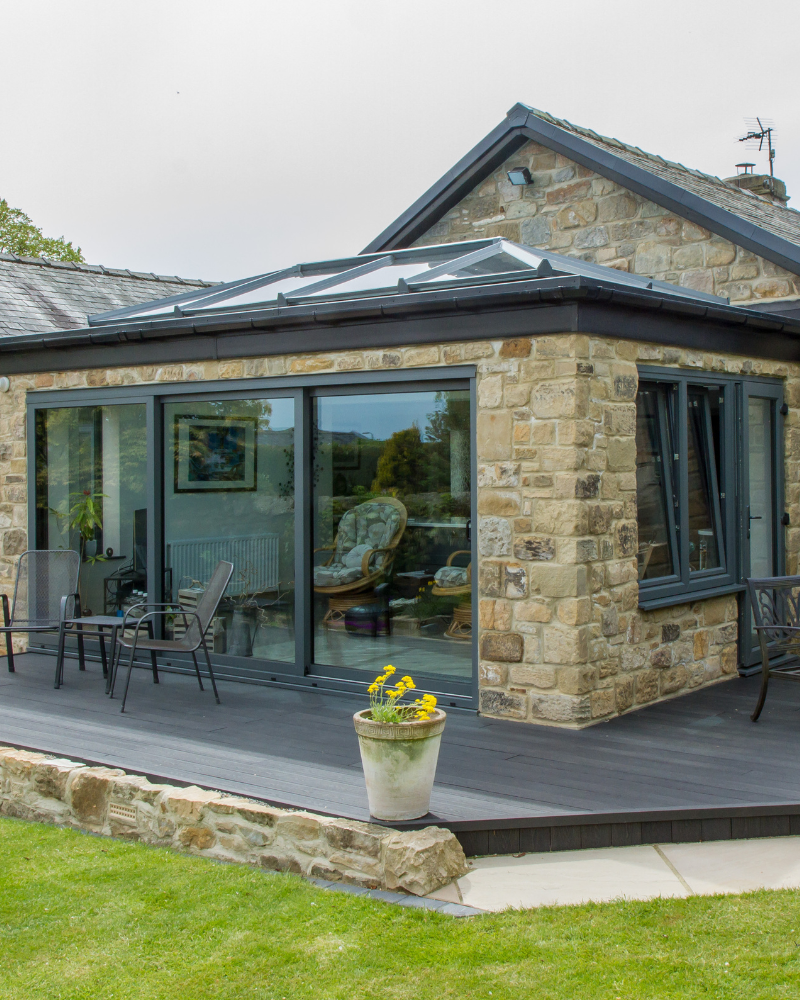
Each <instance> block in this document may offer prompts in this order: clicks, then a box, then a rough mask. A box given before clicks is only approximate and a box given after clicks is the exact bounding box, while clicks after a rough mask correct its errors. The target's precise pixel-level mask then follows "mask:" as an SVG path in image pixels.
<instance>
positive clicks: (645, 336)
mask: <svg viewBox="0 0 800 1000" xmlns="http://www.w3.org/2000/svg"><path fill="white" fill-rule="evenodd" d="M786 200H787V199H786V192H785V188H784V187H783V185H782V184H781V182H779V181H776V180H774V179H770V178H768V177H758V176H754V175H752V174H751V173H746V174H744V175H741V176H738V177H732V178H728V179H727V180H720V179H719V178H714V177H711V176H708V175H705V174H702V173H700V172H699V171H693V170H688V169H687V168H685V167H683V166H681V165H680V164H675V163H671V162H670V161H667V160H664V159H663V158H661V157H657V156H653V155H651V154H647V153H644V152H643V151H642V150H640V149H637V148H635V147H632V146H628V145H626V144H624V143H621V142H619V141H617V140H614V139H607V138H605V137H603V136H599V135H598V134H597V133H595V132H592V131H591V130H589V129H582V128H579V127H577V126H573V125H571V124H570V123H568V122H564V121H561V120H559V119H555V118H553V117H552V116H550V115H548V114H546V113H544V112H539V111H535V110H534V109H531V108H528V107H526V106H524V105H516V106H515V107H514V108H512V109H511V111H510V112H509V114H508V116H507V118H506V119H505V120H504V121H503V122H502V123H501V124H500V125H499V126H498V127H497V129H495V130H494V131H493V132H492V133H490V134H489V135H488V136H487V137H486V138H485V139H484V140H482V142H481V143H479V144H478V146H476V147H475V148H474V149H473V150H471V151H470V152H469V153H468V154H467V155H466V156H465V157H464V158H463V159H462V160H461V161H460V162H459V163H458V164H456V166H455V167H454V168H453V169H452V170H451V171H449V172H448V173H447V174H446V175H445V176H444V177H443V178H442V179H441V180H440V181H438V182H437V183H436V184H435V185H434V186H433V187H432V188H431V189H430V190H429V191H428V192H427V193H426V194H425V195H424V196H422V198H420V199H419V201H418V202H416V203H415V204H414V205H412V206H411V207H410V208H409V209H408V210H407V211H406V212H405V213H404V214H403V215H402V216H401V217H400V218H399V219H397V220H396V221H395V222H394V223H392V225H391V226H389V227H388V228H387V229H386V230H385V231H384V232H383V233H382V234H381V235H380V236H378V237H377V238H376V239H375V240H374V241H373V242H372V243H371V244H370V245H369V246H368V247H367V248H366V249H365V250H364V251H362V252H361V253H360V254H358V255H356V256H353V257H346V258H341V259H336V260H327V261H317V262H312V263H304V264H292V262H291V261H287V262H286V263H287V266H286V268H285V269H283V270H279V271H271V272H269V273H264V274H259V275H256V276H255V277H251V278H247V279H244V280H239V281H233V282H229V283H227V284H216V285H209V284H208V283H195V284H193V285H191V286H187V287H186V290H181V291H179V292H178V294H172V295H169V296H168V297H166V298H163V297H162V298H159V297H158V288H157V287H153V298H154V299H155V301H150V302H143V301H141V300H142V298H143V292H142V290H141V289H138V290H137V293H136V297H135V298H132V299H131V300H130V301H131V302H133V304H131V305H126V306H124V307H123V308H117V309H114V310H112V311H106V312H101V313H99V314H96V315H89V316H88V317H87V319H86V320H85V321H75V319H74V317H73V318H71V319H70V322H69V324H68V325H69V326H70V328H69V329H54V328H49V329H47V328H41V327H40V328H39V329H40V330H42V332H37V333H29V332H25V327H24V323H22V324H21V325H20V324H19V323H18V324H17V326H16V327H14V329H11V330H9V331H7V332H9V333H11V335H7V336H4V337H2V338H0V375H2V376H4V377H5V379H6V380H7V388H6V391H5V392H3V393H0V415H1V416H2V421H1V422H0V457H1V458H2V469H1V470H0V471H2V474H3V476H4V486H3V494H4V495H3V503H2V512H1V516H2V528H0V531H2V554H1V555H0V563H1V565H2V572H3V579H4V587H5V589H6V590H7V591H8V593H9V594H10V593H11V589H12V588H13V583H14V579H15V572H16V563H17V559H18V556H19V554H20V553H22V552H23V551H24V550H26V549H59V548H71V547H72V548H75V547H76V546H77V539H76V535H75V529H74V528H72V529H70V527H69V516H68V510H69V506H70V503H71V500H70V498H71V497H74V496H75V495H95V496H97V497H98V504H99V506H100V508H101V510H102V514H101V518H100V520H101V523H100V524H99V525H98V526H96V527H95V529H94V533H93V537H91V538H89V539H88V540H86V543H85V548H84V552H83V565H82V570H81V600H82V603H83V606H84V611H92V612H93V613H94V614H96V615H97V614H104V615H109V614H110V615H116V614H118V613H120V612H123V611H124V610H125V609H126V608H127V607H129V606H131V605H132V604H134V603H136V601H137V600H143V599H147V600H150V601H161V602H165V603H169V602H182V603H183V604H184V605H186V604H187V602H188V604H191V602H192V600H196V595H197V593H198V592H199V590H200V589H202V587H203V585H204V582H205V581H206V580H207V578H208V574H209V572H210V570H211V568H213V566H214V565H216V563H217V561H218V560H219V559H228V560H230V561H231V562H233V563H234V566H235V572H234V577H233V579H232V581H231V583H230V585H229V587H228V591H227V594H226V597H225V599H224V601H223V602H222V604H221V605H220V608H219V611H218V614H217V615H216V617H215V618H214V621H213V623H212V627H211V630H210V633H209V635H210V639H209V643H210V645H211V647H212V650H211V655H212V657H213V662H214V664H215V667H216V671H217V673H218V675H219V676H220V677H223V678H225V677H227V678H232V679H236V678H238V679H240V680H243V681H248V682H251V683H254V684H261V685H268V686H269V685H271V686H273V687H280V688H293V689H311V688H313V689H316V690H318V691H328V692H343V693H347V692H350V693H361V692H363V691H364V690H365V687H366V685H367V684H368V683H369V681H370V680H371V678H372V677H373V676H374V672H375V670H376V668H379V667H380V666H382V665H383V664H384V663H385V662H392V661H397V662H399V663H402V664H403V669H404V670H405V671H407V672H409V673H412V674H413V675H414V676H415V678H417V683H418V684H419V685H421V686H424V688H425V689H427V690H430V691H432V692H433V693H435V694H436V696H437V697H438V698H439V700H440V703H441V704H442V705H443V707H448V706H449V707H453V708H463V709H467V710H470V711H478V712H479V713H480V714H481V715H482V716H486V717H493V718H500V719H507V720H514V721H515V722H519V723H525V724H539V725H545V726H556V727H567V728H583V727H587V726H591V725H593V724H595V723H597V722H599V721H602V720H608V719H610V718H612V717H614V716H617V715H621V714H624V713H628V712H631V711H632V710H635V709H638V708H640V707H642V706H645V705H649V704H651V703H653V702H657V701H661V700H665V699H672V698H676V697H678V696H681V695H683V694H685V693H687V692H690V691H693V690H695V689H699V688H702V687H705V686H709V685H717V684H720V683H721V682H724V681H726V680H730V679H732V678H735V677H736V676H737V675H739V674H743V673H744V674H746V673H748V671H752V669H753V668H754V667H755V666H756V664H757V661H758V656H757V645H758V644H757V642H756V640H755V638H754V631H753V628H752V616H751V613H750V609H749V607H748V604H747V597H746V592H745V591H746V588H745V583H744V581H745V580H746V578H747V577H749V576H755V577H767V576H775V575H780V574H784V573H795V572H797V569H798V567H797V553H798V542H799V540H800V534H799V533H798V532H799V529H798V525H800V489H799V488H798V471H799V469H800V466H799V465H798V459H799V457H800V452H799V450H798V448H799V445H800V442H799V441H798V419H797V414H798V409H797V407H798V405H800V305H798V297H799V296H800V277H798V275H799V274H800V216H799V215H798V213H796V212H794V211H793V210H791V209H789V208H787V207H786ZM4 259H5V258H4ZM9 259H10V258H9ZM69 267H73V268H74V269H76V271H77V270H80V269H81V265H64V266H63V268H62V270H64V275H63V280H67V278H68V275H67V274H66V271H67V270H68V269H69ZM84 270H86V268H84ZM59 280H62V279H59ZM176 280H178V279H176ZM172 287H174V286H170V288H169V290H170V291H171V290H172ZM166 290H167V289H165V291H166ZM162 295H163V292H162ZM88 311H90V310H89V309H87V312H88ZM54 315H56V313H54ZM54 322H57V320H55V321H54ZM65 325H67V324H65ZM4 384H6V383H5V382H4ZM193 595H194V597H193ZM174 628H175V629H176V630H178V631H179V626H178V624H177V623H176V624H174ZM176 634H177V631H176ZM24 641H25V640H24V637H23V636H17V637H16V638H15V642H20V643H21V644H22V643H23V642H24ZM53 645H54V639H53V637H52V636H47V635H44V636H37V635H35V634H34V635H32V636H31V637H30V640H29V648H30V649H32V650H36V651H39V652H47V651H48V650H49V651H52V647H53ZM20 648H23V647H22V645H21V646H20ZM164 665H165V666H166V667H168V668H172V669H173V670H178V671H180V670H182V669H184V667H185V666H186V665H185V664H182V663H181V661H180V658H179V657H177V658H176V657H173V661H172V662H170V663H165V664H164Z"/></svg>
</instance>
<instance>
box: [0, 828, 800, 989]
mask: <svg viewBox="0 0 800 1000" xmlns="http://www.w3.org/2000/svg"><path fill="white" fill-rule="evenodd" d="M0 842H2V848H3V854H2V892H0V929H2V938H3V947H2V949H0V995H2V997H4V998H5V997H8V998H12V997H13V998H14V1000H54V998H59V997H60V998H62V1000H89V998H91V1000H105V998H109V997H114V998H118V1000H166V998H169V1000H211V998H213V1000H281V998H286V1000H290V998H291V1000H306V998H308V1000H378V998H380V1000H488V998H491V1000H520V998H525V1000H527V998H528V997H532V998H534V997H535V998H536V1000H614V998H616V997H619V998H625V1000H712V998H713V1000H781V998H786V1000H789V998H791V997H797V996H800V957H798V955H799V950H798V947H797V932H796V929H797V928H798V927H800V891H798V890H796V889H789V890H781V891H775V892H769V891H762V892H754V893H748V894H746V895H742V896H692V897H689V898H687V899H654V900H651V901H649V902H638V901H635V900H628V901H617V902H613V903H604V904H588V905H585V906H548V907H541V908H540V909H536V910H523V911H516V910H510V911H506V912H505V913H496V914H486V915H483V916H478V917H473V918H470V919H460V920H456V919H453V918H452V917H449V916H445V915H444V914H438V913H432V912H430V911H425V910H412V909H409V908H407V907H400V906H392V905H389V904H387V903H382V902H379V901H377V900H371V899H363V898H359V897H357V896H351V895H346V894H345V893H339V892H330V891H326V890H323V889H319V888H317V887H316V886H313V885H310V884H309V883H308V882H305V881H304V880H303V879H301V878H298V877H297V876H294V875H286V874H277V873H272V872H266V871H257V870H253V869H252V868H248V867H246V866H244V865H242V866H239V865H222V864H215V863H214V862H212V861H209V860H206V859H205V858H194V857H186V856H181V855H178V854H174V853H171V852H170V851H166V850H161V849H157V848H151V847H146V846H144V845H142V844H135V843H128V842H124V841H119V840H111V839H108V838H102V837H88V836H85V835H82V834H80V833H76V832H74V831H71V830H67V829H63V828H58V827H53V826H44V825H39V824H37V823H26V822H23V821H21V820H14V819H7V818H3V819H0ZM556 858H557V855H555V856H554V859H556Z"/></svg>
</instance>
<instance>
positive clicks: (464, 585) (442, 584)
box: [431, 549, 472, 639]
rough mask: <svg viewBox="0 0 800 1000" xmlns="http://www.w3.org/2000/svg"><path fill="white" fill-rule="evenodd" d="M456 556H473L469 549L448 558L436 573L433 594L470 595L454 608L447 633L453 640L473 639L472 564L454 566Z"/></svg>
mask: <svg viewBox="0 0 800 1000" xmlns="http://www.w3.org/2000/svg"><path fill="white" fill-rule="evenodd" d="M456 556H470V557H471V556H472V552H471V551H470V550H469V549H457V550H456V551H455V552H451V553H450V555H449V556H448V557H447V564H446V565H445V566H442V568H441V569H439V570H437V571H436V574H435V575H434V578H433V580H434V584H433V587H432V588H431V593H432V594H434V595H435V596H436V597H461V596H465V595H469V596H468V597H467V600H466V601H462V602H461V603H460V604H458V605H456V607H455V608H453V618H452V620H451V622H450V624H449V625H448V627H447V631H446V632H445V635H446V636H449V637H450V638H451V639H471V638H472V599H471V598H472V562H469V563H468V564H467V565H466V566H454V565H453V560H454V559H455V558H456Z"/></svg>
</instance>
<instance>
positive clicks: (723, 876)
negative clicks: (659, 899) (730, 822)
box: [661, 837, 800, 895]
mask: <svg viewBox="0 0 800 1000" xmlns="http://www.w3.org/2000/svg"><path fill="white" fill-rule="evenodd" d="M661 850H662V852H663V854H664V856H665V857H666V858H667V860H668V861H670V862H671V863H672V864H673V865H674V866H675V868H677V870H678V871H679V872H680V874H681V875H682V877H683V878H684V879H685V881H686V882H687V884H688V885H689V886H690V887H691V889H692V892H693V893H696V894H697V895H712V894H714V893H718V892H724V893H729V892H752V891H754V890H756V889H797V888H800V837H770V838H764V839H758V840H722V841H711V842H710V843H705V844H662V845H661Z"/></svg>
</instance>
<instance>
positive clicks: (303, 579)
mask: <svg viewBox="0 0 800 1000" xmlns="http://www.w3.org/2000/svg"><path fill="white" fill-rule="evenodd" d="M476 382H477V380H476V371H475V367H474V366H472V365H460V366H453V367H452V368H427V369H401V370H382V371H375V372H372V371H370V372H347V373H342V374H329V375H310V376H286V377H283V376H281V377H269V378H251V379H225V380H214V381H208V382H189V383H186V382H176V383H148V384H146V385H135V386H118V387H102V388H96V389H68V390H45V391H39V392H36V391H34V392H29V393H28V398H27V430H28V483H29V486H30V487H31V488H29V491H28V523H29V525H30V526H31V530H32V531H34V530H35V525H36V491H35V488H33V487H34V486H35V483H36V455H35V451H36V449H35V447H34V442H35V414H36V410H38V409H50V408H57V407H65V406H114V405H121V404H125V403H142V404H144V406H145V416H146V428H147V436H148V445H149V447H148V450H147V488H146V502H147V518H148V539H147V547H148V552H147V556H148V569H147V577H148V578H147V585H148V594H149V599H150V600H161V599H162V589H163V573H164V565H163V559H164V552H163V540H164V504H163V483H164V479H163V476H164V457H165V456H164V418H163V404H164V403H166V402H170V401H175V400H177V399H181V400H185V401H186V402H190V401H193V400H197V401H199V400H208V399H253V398H274V397H276V396H283V397H292V398H294V413H295V429H294V445H295V497H296V498H303V497H309V496H310V489H311V482H312V478H311V461H312V458H311V435H312V428H311V419H312V418H311V406H312V399H313V395H314V394H315V392H316V391H319V392H323V393H325V394H348V395H351V394H358V393H360V392H361V393H363V392H374V393H381V392H413V391H415V390H421V389H427V390H430V389H434V388H437V389H438V388H469V390H470V427H471V472H472V491H471V492H472V496H471V527H472V531H471V541H470V547H471V549H472V563H473V566H477V530H476V526H477V455H476V441H477V438H476V427H477V411H476ZM297 507H299V508H300V509H296V511H295V658H294V661H293V662H282V661H274V660H261V659H259V660H258V661H257V662H258V669H254V668H253V662H252V660H249V658H243V657H228V656H225V657H224V660H220V659H219V656H217V657H215V672H216V673H217V674H218V676H223V677H224V676H225V675H226V674H227V675H228V676H229V677H231V678H235V679H237V680H240V681H244V682H253V683H277V684H280V685H282V686H290V687H297V688H300V689H308V688H319V689H327V690H334V691H353V690H354V689H355V690H361V689H362V688H365V687H366V685H367V684H368V683H369V682H370V680H371V678H369V679H364V680H362V679H360V678H356V677H337V676H328V675H327V674H326V673H324V672H321V669H322V671H324V667H323V668H320V666H319V665H315V671H314V673H313V674H312V673H311V666H312V642H311V628H312V622H311V608H312V601H313V588H312V578H311V541H312V539H311V505H310V504H308V503H303V502H302V501H300V500H298V501H297V502H296V508H297ZM477 580H478V573H477V572H474V573H473V574H472V587H473V595H472V603H473V608H474V609H476V611H477V607H478V594H477ZM476 631H477V630H476ZM476 639H477V635H476V634H475V635H473V642H472V659H473V670H472V678H471V679H470V681H469V682H465V683H464V684H455V683H452V682H443V681H442V680H441V679H440V678H439V679H437V678H434V677H430V678H421V680H422V683H423V684H424V685H425V687H426V688H428V689H430V690H432V691H434V692H435V693H436V694H437V695H438V696H439V697H440V700H441V701H442V703H443V704H444V705H445V707H448V706H449V707H460V708H472V707H477V694H478V672H477V671H478V655H477V642H476ZM167 665H168V666H169V665H174V666H176V667H178V668H181V667H182V663H181V660H180V658H177V657H176V658H174V663H172V664H170V663H169V661H167ZM449 687H452V690H447V689H442V688H449ZM437 689H438V690H437Z"/></svg>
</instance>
